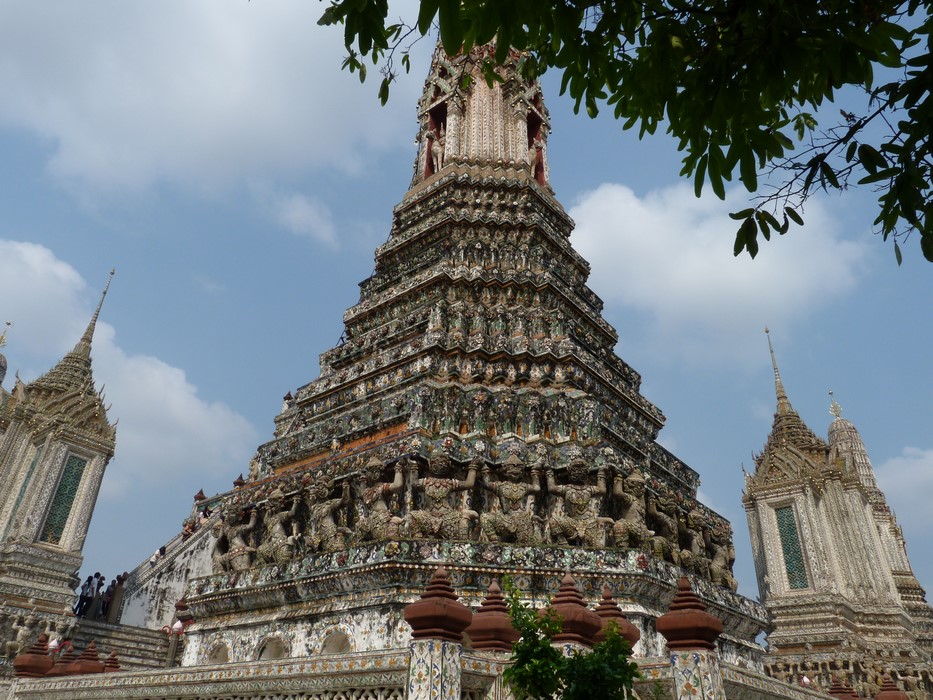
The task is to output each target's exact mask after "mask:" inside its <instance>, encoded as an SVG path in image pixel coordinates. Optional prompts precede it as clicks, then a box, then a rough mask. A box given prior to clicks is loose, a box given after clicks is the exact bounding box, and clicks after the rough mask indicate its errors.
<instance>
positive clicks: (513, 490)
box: [480, 455, 541, 545]
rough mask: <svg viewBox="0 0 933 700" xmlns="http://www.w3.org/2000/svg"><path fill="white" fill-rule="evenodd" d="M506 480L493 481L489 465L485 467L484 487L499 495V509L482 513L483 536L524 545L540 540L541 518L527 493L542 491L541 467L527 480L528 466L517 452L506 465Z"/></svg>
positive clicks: (532, 471)
mask: <svg viewBox="0 0 933 700" xmlns="http://www.w3.org/2000/svg"><path fill="white" fill-rule="evenodd" d="M502 473H503V475H504V476H505V480H504V481H491V480H490V470H489V467H488V466H487V467H485V468H484V469H483V479H482V485H483V488H485V489H488V490H489V491H491V492H492V493H493V494H495V495H496V496H497V497H498V505H499V509H498V510H490V511H489V512H486V513H483V514H482V515H481V516H480V531H481V532H480V537H481V538H482V539H483V540H486V541H489V542H515V543H516V544H521V545H535V544H539V543H540V537H539V536H538V521H539V518H538V517H537V516H536V515H535V513H534V510H533V509H532V507H530V506H529V504H528V496H532V495H534V494H536V493H539V492H540V491H541V470H540V468H538V467H534V468H532V470H531V481H530V482H529V481H526V480H525V465H524V463H523V462H522V460H521V458H520V457H519V456H518V455H510V456H509V457H508V458H507V459H506V460H505V462H504V464H503V469H502Z"/></svg>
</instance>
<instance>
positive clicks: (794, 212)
mask: <svg viewBox="0 0 933 700" xmlns="http://www.w3.org/2000/svg"><path fill="white" fill-rule="evenodd" d="M784 213H785V214H787V216H789V217H790V218H791V220H792V221H793V222H794V223H795V224H797V225H798V226H803V217H802V216H800V214H798V213H797V210H796V209H793V208H791V207H784Z"/></svg>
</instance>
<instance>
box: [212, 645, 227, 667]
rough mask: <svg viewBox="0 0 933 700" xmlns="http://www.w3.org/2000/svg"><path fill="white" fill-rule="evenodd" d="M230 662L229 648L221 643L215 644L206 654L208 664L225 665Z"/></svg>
mask: <svg viewBox="0 0 933 700" xmlns="http://www.w3.org/2000/svg"><path fill="white" fill-rule="evenodd" d="M229 661H230V648H229V647H228V646H227V645H226V644H224V643H223V642H221V643H220V644H215V645H214V646H213V647H211V650H210V652H208V654H207V663H208V664H225V663H229Z"/></svg>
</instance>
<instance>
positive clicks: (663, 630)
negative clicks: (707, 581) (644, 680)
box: [655, 576, 726, 700]
mask: <svg viewBox="0 0 933 700" xmlns="http://www.w3.org/2000/svg"><path fill="white" fill-rule="evenodd" d="M655 627H656V628H657V630H658V632H659V633H660V634H661V635H663V636H664V638H665V639H666V640H667V648H668V650H669V651H670V654H671V670H672V671H673V676H674V689H675V692H676V698H677V700H687V699H688V698H696V697H702V698H705V699H707V700H725V699H726V694H725V691H724V690H723V685H722V674H721V673H720V670H719V657H718V656H717V655H716V639H717V638H718V637H719V635H720V634H722V629H723V625H722V620H720V619H719V618H717V617H715V616H713V615H710V614H709V613H708V612H706V605H704V603H703V601H701V600H700V598H699V597H698V596H697V595H696V594H695V593H694V592H693V590H692V589H691V588H690V581H688V580H687V577H686V576H683V577H681V579H680V581H678V582H677V595H675V596H674V600H673V601H671V604H670V607H669V608H668V611H667V612H666V613H665V614H664V615H662V616H661V617H659V618H658V619H657V621H656V623H655Z"/></svg>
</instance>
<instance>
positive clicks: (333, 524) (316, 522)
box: [305, 479, 350, 552]
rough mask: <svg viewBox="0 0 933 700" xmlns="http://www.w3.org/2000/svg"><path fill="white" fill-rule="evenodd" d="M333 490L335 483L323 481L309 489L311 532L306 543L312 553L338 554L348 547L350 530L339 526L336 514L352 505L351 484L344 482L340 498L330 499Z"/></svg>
mask: <svg viewBox="0 0 933 700" xmlns="http://www.w3.org/2000/svg"><path fill="white" fill-rule="evenodd" d="M333 490H334V482H333V481H324V480H323V479H321V480H319V481H315V482H314V483H313V484H311V486H310V488H309V489H308V492H307V501H306V502H307V504H308V513H309V518H308V525H309V531H308V532H307V533H305V542H306V544H307V545H308V547H309V549H310V550H311V551H312V552H336V551H338V550H341V549H344V548H346V546H347V535H349V534H350V530H349V529H347V528H345V527H341V526H339V525H338V524H337V521H336V520H334V513H336V512H337V511H338V510H340V509H341V508H345V507H346V506H348V505H349V504H350V482H349V481H344V482H343V486H342V487H341V490H340V498H330V495H331V492H332V491H333Z"/></svg>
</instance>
